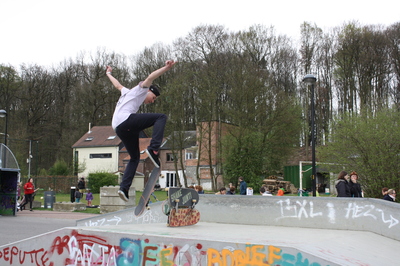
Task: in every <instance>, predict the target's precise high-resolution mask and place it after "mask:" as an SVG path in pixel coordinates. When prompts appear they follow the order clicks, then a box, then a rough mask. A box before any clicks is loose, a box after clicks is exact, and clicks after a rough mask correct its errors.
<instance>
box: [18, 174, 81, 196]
mask: <svg viewBox="0 0 400 266" xmlns="http://www.w3.org/2000/svg"><path fill="white" fill-rule="evenodd" d="M32 178H33V183H34V184H35V188H41V189H43V190H44V191H55V192H56V193H65V194H68V193H70V191H71V187H76V186H77V185H78V181H79V180H78V179H79V178H78V177H76V176H36V177H32ZM26 182H28V178H27V177H23V178H21V183H22V186H23V185H24V184H25V183H26ZM86 187H89V183H88V182H86Z"/></svg>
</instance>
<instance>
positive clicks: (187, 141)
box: [162, 131, 197, 150]
mask: <svg viewBox="0 0 400 266" xmlns="http://www.w3.org/2000/svg"><path fill="white" fill-rule="evenodd" d="M180 134H182V132H178V131H175V132H173V133H172V134H171V135H170V136H169V137H168V138H167V140H168V141H167V142H166V143H165V145H164V147H163V148H162V149H163V150H172V147H173V139H174V138H176V139H178V138H179V137H180V136H179V135H180ZM182 137H183V143H182V145H183V147H181V148H182V149H186V148H190V147H193V146H196V140H197V139H196V131H184V132H183V136H182Z"/></svg>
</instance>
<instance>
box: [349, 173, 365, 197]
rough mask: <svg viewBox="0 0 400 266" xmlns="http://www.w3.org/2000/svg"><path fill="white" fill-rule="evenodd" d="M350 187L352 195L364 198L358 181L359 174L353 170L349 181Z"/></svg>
mask: <svg viewBox="0 0 400 266" xmlns="http://www.w3.org/2000/svg"><path fill="white" fill-rule="evenodd" d="M349 187H350V196H351V197H353V198H362V197H363V196H362V190H361V185H360V183H358V174H357V173H356V172H355V171H353V172H351V174H350V181H349Z"/></svg>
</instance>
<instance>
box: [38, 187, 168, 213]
mask: <svg viewBox="0 0 400 266" xmlns="http://www.w3.org/2000/svg"><path fill="white" fill-rule="evenodd" d="M154 195H155V196H156V198H157V200H159V201H164V200H165V199H167V193H166V192H165V191H155V192H154ZM141 196H142V192H141V191H136V205H138V203H139V199H140V197H141ZM85 197H86V195H84V196H83V198H81V201H80V202H81V203H87V201H86V200H85ZM150 200H151V201H152V202H154V201H155V199H154V197H153V196H151V198H150ZM35 201H40V202H41V205H44V192H43V191H38V192H37V193H36V196H35ZM56 202H71V195H70V194H61V193H56ZM92 205H93V206H94V205H100V194H93V200H92ZM36 209H37V210H47V211H48V210H53V209H46V208H36ZM77 212H83V213H94V214H100V209H99V208H86V210H85V211H77Z"/></svg>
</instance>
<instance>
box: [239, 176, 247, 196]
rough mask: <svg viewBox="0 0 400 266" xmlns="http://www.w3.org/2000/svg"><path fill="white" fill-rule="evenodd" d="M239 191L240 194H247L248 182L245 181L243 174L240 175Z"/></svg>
mask: <svg viewBox="0 0 400 266" xmlns="http://www.w3.org/2000/svg"><path fill="white" fill-rule="evenodd" d="M239 191H240V195H246V194H247V183H246V182H245V181H244V178H243V177H242V176H241V177H239Z"/></svg>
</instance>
